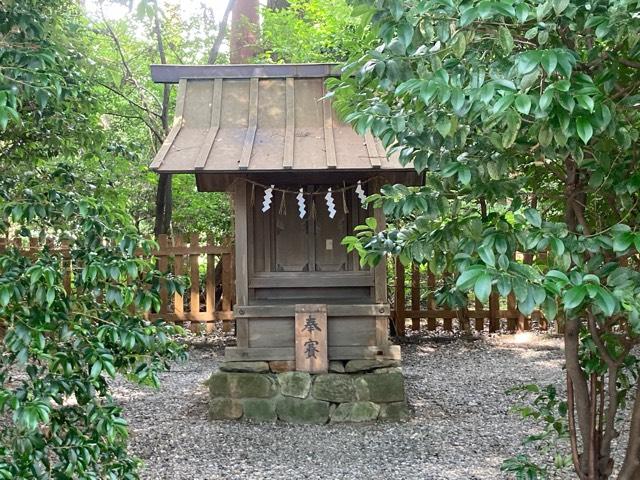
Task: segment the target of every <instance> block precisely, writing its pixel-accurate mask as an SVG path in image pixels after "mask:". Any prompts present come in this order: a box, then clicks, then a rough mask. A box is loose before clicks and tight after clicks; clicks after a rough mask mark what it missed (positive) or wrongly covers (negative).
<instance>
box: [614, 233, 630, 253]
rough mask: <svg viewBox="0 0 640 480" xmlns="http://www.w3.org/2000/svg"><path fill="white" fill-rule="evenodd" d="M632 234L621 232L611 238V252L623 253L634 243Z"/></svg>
mask: <svg viewBox="0 0 640 480" xmlns="http://www.w3.org/2000/svg"><path fill="white" fill-rule="evenodd" d="M634 238H635V236H634V234H633V233H632V232H622V233H618V234H616V236H615V237H613V251H614V252H625V251H627V250H628V249H629V248H630V247H631V244H632V243H633V241H634Z"/></svg>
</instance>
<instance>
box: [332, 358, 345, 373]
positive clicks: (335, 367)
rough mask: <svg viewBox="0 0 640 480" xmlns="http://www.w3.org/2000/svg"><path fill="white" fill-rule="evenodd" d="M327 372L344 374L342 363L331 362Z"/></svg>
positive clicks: (337, 361) (340, 361)
mask: <svg viewBox="0 0 640 480" xmlns="http://www.w3.org/2000/svg"><path fill="white" fill-rule="evenodd" d="M329 371H330V372H332V373H344V362H343V361H342V360H331V361H330V362H329Z"/></svg>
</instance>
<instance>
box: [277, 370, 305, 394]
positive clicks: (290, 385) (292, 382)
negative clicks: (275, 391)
mask: <svg viewBox="0 0 640 480" xmlns="http://www.w3.org/2000/svg"><path fill="white" fill-rule="evenodd" d="M278 383H279V384H280V393H281V394H282V395H284V396H285V397H297V398H306V397H307V396H308V395H309V390H310V389H311V375H309V374H308V373H306V372H285V373H280V374H278Z"/></svg>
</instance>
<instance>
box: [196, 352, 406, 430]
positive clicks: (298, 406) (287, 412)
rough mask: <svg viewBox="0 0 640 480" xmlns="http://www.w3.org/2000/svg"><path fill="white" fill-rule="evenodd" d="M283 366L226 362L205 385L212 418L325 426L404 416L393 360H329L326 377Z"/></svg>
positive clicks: (399, 377)
mask: <svg viewBox="0 0 640 480" xmlns="http://www.w3.org/2000/svg"><path fill="white" fill-rule="evenodd" d="M285 363H287V362H225V363H224V364H222V365H221V367H220V371H219V372H216V373H214V374H213V375H212V376H211V378H210V379H209V381H208V386H209V393H210V401H209V417H210V419H212V420H249V421H256V422H275V421H276V420H281V421H283V422H287V423H299V424H325V423H343V422H358V423H360V422H375V421H402V420H406V419H407V418H408V417H409V410H408V408H407V402H406V398H405V392H404V378H403V376H402V371H401V370H400V368H399V366H398V362H397V361H392V360H351V361H348V362H331V364H330V368H329V373H327V374H318V375H314V374H309V373H305V372H296V371H291V368H292V364H291V363H289V365H285Z"/></svg>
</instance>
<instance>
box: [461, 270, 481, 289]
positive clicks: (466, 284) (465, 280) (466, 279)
mask: <svg viewBox="0 0 640 480" xmlns="http://www.w3.org/2000/svg"><path fill="white" fill-rule="evenodd" d="M483 273H484V267H480V266H476V267H470V268H467V269H466V270H465V271H464V272H462V274H460V276H459V277H458V280H457V281H456V287H457V288H459V289H460V290H469V289H470V288H471V287H472V286H473V285H474V284H475V283H476V280H477V279H478V277H479V276H480V275H482V274H483Z"/></svg>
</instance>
